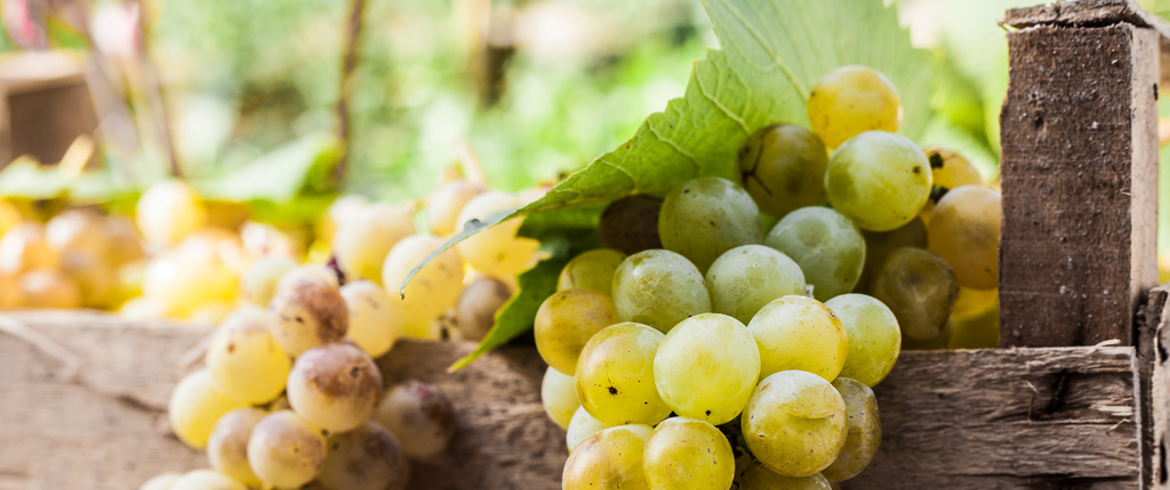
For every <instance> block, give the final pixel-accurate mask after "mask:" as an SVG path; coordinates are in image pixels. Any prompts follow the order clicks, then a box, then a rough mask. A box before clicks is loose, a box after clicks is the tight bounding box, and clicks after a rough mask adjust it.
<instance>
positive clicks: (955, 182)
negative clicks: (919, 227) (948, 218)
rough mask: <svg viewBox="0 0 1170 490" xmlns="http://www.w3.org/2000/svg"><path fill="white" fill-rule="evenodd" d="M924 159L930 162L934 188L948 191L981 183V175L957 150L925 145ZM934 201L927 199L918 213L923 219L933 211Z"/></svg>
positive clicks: (926, 218) (927, 218)
mask: <svg viewBox="0 0 1170 490" xmlns="http://www.w3.org/2000/svg"><path fill="white" fill-rule="evenodd" d="M922 151H923V152H925V153H926V160H927V161H928V162H930V174H931V180H932V184H933V185H934V187H935V188H937V189H939V190H941V191H943V192H949V191H950V190H951V189H954V188H957V187H959V186H964V185H983V176H981V175H979V171H978V170H976V169H975V166H974V165H971V162H970V161H968V160H967V159H966V158H963V155H960V154H958V153H957V152H954V151H951V150H947V149H943V148H938V147H926V148H923V149H922ZM934 205H935V201H934V200H933V199H928V200H927V201H926V205H925V206H923V207H922V211H921V212H919V213H918V215H919V216H920V217H921V218H922V220H923V221H930V213H931V212H932V211H934Z"/></svg>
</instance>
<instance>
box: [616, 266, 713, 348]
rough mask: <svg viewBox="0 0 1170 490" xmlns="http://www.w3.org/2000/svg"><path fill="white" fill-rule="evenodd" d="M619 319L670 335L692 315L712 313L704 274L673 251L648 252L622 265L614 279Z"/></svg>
mask: <svg viewBox="0 0 1170 490" xmlns="http://www.w3.org/2000/svg"><path fill="white" fill-rule="evenodd" d="M613 299H614V308H615V310H616V311H617V317H618V319H619V320H620V321H623V322H637V323H642V324H646V325H650V326H651V327H654V328H657V329H658V330H660V331H662V332H663V333H665V332H669V331H670V329H671V328H673V327H674V326H675V325H676V324H678V322H681V321H683V320H685V319H686V318H687V317H689V316H691V315H697V314H699V313H707V312H709V311H711V298H710V296H708V294H707V287H706V286H705V285H704V283H703V274H702V273H701V272H699V269H698V268H696V267H695V265H694V264H692V263H691V262H690V261H688V260H687V259H686V257H683V256H682V255H679V254H677V253H675V252H671V251H669V250H647V251H645V252H639V253H636V254H634V255H631V256H629V257H627V258H626V260H624V261H622V264H621V265H620V266H618V268H617V271H615V272H614V275H613Z"/></svg>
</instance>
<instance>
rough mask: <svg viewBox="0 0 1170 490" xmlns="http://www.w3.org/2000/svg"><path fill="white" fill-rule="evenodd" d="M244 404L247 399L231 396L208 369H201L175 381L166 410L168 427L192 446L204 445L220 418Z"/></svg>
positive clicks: (201, 446)
mask: <svg viewBox="0 0 1170 490" xmlns="http://www.w3.org/2000/svg"><path fill="white" fill-rule="evenodd" d="M245 406H247V404H246V403H242V402H240V401H238V400H236V399H234V398H232V397H231V396H229V395H228V394H227V393H225V392H224V391H223V389H221V388H220V387H219V384H218V383H216V382H215V377H214V376H212V375H211V371H208V370H206V369H201V370H199V371H195V372H193V373H191V374H188V375H187V376H186V377H185V378H183V379H182V380H181V381H179V384H177V385H175V390H174V391H172V392H171V400H170V403H169V404H168V408H167V413H168V415H169V416H170V421H171V430H174V431H175V435H177V436H179V440H181V441H183V443H185V444H187V445H188V446H191V447H193V448H195V449H203V448H205V447H206V446H207V439H208V438H209V437H211V430H212V429H213V428H214V427H215V423H216V422H217V421H219V418H220V417H222V416H223V415H224V414H225V413H228V412H230V411H232V410H235V409H237V408H244V407H245Z"/></svg>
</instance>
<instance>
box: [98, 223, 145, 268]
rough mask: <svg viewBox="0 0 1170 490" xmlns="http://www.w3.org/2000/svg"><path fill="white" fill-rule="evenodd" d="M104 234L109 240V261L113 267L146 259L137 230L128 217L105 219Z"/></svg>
mask: <svg viewBox="0 0 1170 490" xmlns="http://www.w3.org/2000/svg"><path fill="white" fill-rule="evenodd" d="M106 232H107V233H108V234H109V239H110V247H109V259H110V261H111V262H112V264H113V265H115V266H120V265H122V264H128V263H130V262H134V261H136V260H141V259H142V258H143V257H146V251H145V250H143V249H142V241H141V240H140V239H139V237H138V229H137V228H135V227H134V221H133V220H131V219H130V218H129V217H126V216H108V217H106Z"/></svg>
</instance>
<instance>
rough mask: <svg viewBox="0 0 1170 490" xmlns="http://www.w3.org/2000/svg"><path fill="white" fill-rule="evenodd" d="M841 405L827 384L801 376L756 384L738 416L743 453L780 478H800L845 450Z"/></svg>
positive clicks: (845, 425)
mask: <svg viewBox="0 0 1170 490" xmlns="http://www.w3.org/2000/svg"><path fill="white" fill-rule="evenodd" d="M846 418H847V412H846V406H845V400H844V399H842V398H841V394H840V393H838V392H837V389H836V388H834V387H833V385H831V384H829V382H828V381H825V380H824V379H823V378H821V377H820V376H817V375H815V374H812V373H808V372H804V371H796V370H792V371H781V372H778V373H776V374H773V375H771V376H768V377H767V378H764V380H763V381H761V382H760V385H759V386H758V387H757V388H756V391H755V393H753V394H752V398H751V400H749V401H748V404H747V408H745V409H744V411H743V416H741V417H740V424H741V426H742V428H743V437H744V440H745V441H747V446H748V449H750V450H751V452H752V455H754V456H755V457H756V459H757V460H759V461H760V463H762V464H763V465H764V466H766V467H768V469H769V470H772V471H774V472H776V473H778V474H780V475H782V476H790V477H804V476H811V475H814V474H816V473H817V472H818V471H821V470H823V469H825V468H826V467H828V466H829V465H830V464H831V463H832V462H833V460H834V459H836V457H837V453H839V452H840V451H841V447H842V446H844V445H845V439H846V437H847V435H848V421H847V420H846Z"/></svg>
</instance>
